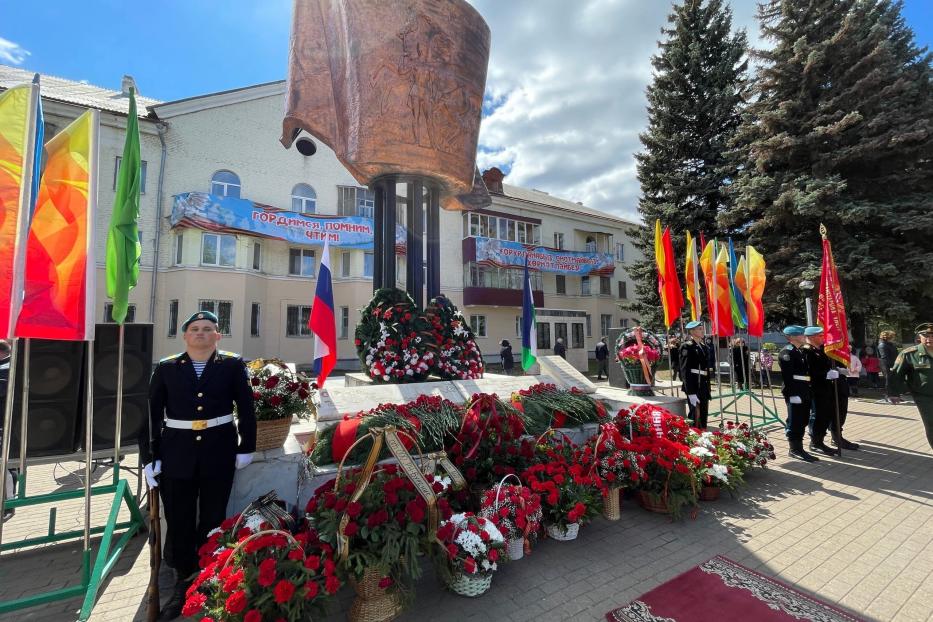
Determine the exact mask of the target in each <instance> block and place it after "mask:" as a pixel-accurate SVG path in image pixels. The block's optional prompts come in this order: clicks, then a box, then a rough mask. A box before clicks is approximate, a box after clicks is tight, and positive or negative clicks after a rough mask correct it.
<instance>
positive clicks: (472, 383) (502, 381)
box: [452, 374, 554, 402]
mask: <svg viewBox="0 0 933 622" xmlns="http://www.w3.org/2000/svg"><path fill="white" fill-rule="evenodd" d="M541 382H554V379H553V378H551V377H550V376H506V375H500V374H485V375H484V377H483V378H478V379H476V380H453V381H452V384H453V385H454V386H455V387H457V388H458V389H459V390H460V393H461V398H460V401H461V402H465V401H468V400H469V399H470V398H471V397H473V395H475V394H476V393H495V394H496V395H498V396H499V397H500V398H502V399H508V398H509V396H510V395H512V393H514V392H515V391H521V390H522V389H527V388H528V387H530V386H533V385H536V384H538V383H541Z"/></svg>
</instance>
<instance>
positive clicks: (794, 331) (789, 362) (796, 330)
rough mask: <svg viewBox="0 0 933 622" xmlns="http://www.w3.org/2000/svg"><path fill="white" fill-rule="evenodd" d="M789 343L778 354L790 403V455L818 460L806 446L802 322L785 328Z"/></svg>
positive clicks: (806, 384) (806, 395) (807, 393)
mask: <svg viewBox="0 0 933 622" xmlns="http://www.w3.org/2000/svg"><path fill="white" fill-rule="evenodd" d="M782 332H783V333H784V337H786V338H787V341H788V344H787V345H786V346H785V347H784V349H783V350H781V354H780V355H779V356H778V365H780V367H781V377H782V378H783V379H784V386H783V387H782V388H781V393H783V394H784V402H785V403H786V404H787V424H786V425H785V428H784V434H785V436H786V437H787V444H788V445H790V456H791V458H797V459H799V460H804V461H806V462H817V461H818V458H817V457H816V456H811V455H810V454H808V453H807V452H806V451H805V450H804V448H803V433H804V430H806V428H807V422H808V421H809V420H810V401H811V393H810V370H809V368H808V367H807V359H806V357H805V356H804V353H803V352H802V351H801V348H802V347H803V345H804V341H805V339H804V335H803V332H804V328H803V326H797V325H791V326H787V327H785V328H784V330H783V331H782Z"/></svg>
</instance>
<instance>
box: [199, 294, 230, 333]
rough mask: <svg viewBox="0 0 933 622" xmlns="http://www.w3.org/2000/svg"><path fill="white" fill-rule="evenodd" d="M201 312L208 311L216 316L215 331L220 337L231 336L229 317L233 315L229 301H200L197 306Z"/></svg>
mask: <svg viewBox="0 0 933 622" xmlns="http://www.w3.org/2000/svg"><path fill="white" fill-rule="evenodd" d="M198 306H199V308H200V309H201V311H210V312H211V313H213V314H214V315H216V316H217V321H218V323H217V331H218V332H219V333H220V334H221V335H227V336H228V337H229V336H230V335H232V334H233V333H232V332H231V315H232V314H233V303H232V302H230V301H229V300H202V301H201V302H200V304H199V305H198Z"/></svg>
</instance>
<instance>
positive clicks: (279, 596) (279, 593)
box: [272, 579, 295, 604]
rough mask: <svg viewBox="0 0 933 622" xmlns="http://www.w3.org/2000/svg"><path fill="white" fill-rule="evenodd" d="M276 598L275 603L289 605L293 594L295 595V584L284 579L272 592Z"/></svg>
mask: <svg viewBox="0 0 933 622" xmlns="http://www.w3.org/2000/svg"><path fill="white" fill-rule="evenodd" d="M272 593H273V595H274V596H275V602H277V603H280V604H281V603H287V602H288V601H289V600H291V598H292V594H294V593H295V584H294V583H292V582H291V581H288V580H287V579H282V580H281V581H279V582H278V583H276V584H275V589H274V590H273V591H272Z"/></svg>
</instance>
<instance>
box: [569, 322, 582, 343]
mask: <svg viewBox="0 0 933 622" xmlns="http://www.w3.org/2000/svg"><path fill="white" fill-rule="evenodd" d="M570 329H571V330H572V331H573V332H572V333H571V334H570V336H571V337H573V347H574V348H582V347H584V346H583V324H582V323H581V322H574V323H573V324H571V325H570Z"/></svg>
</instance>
